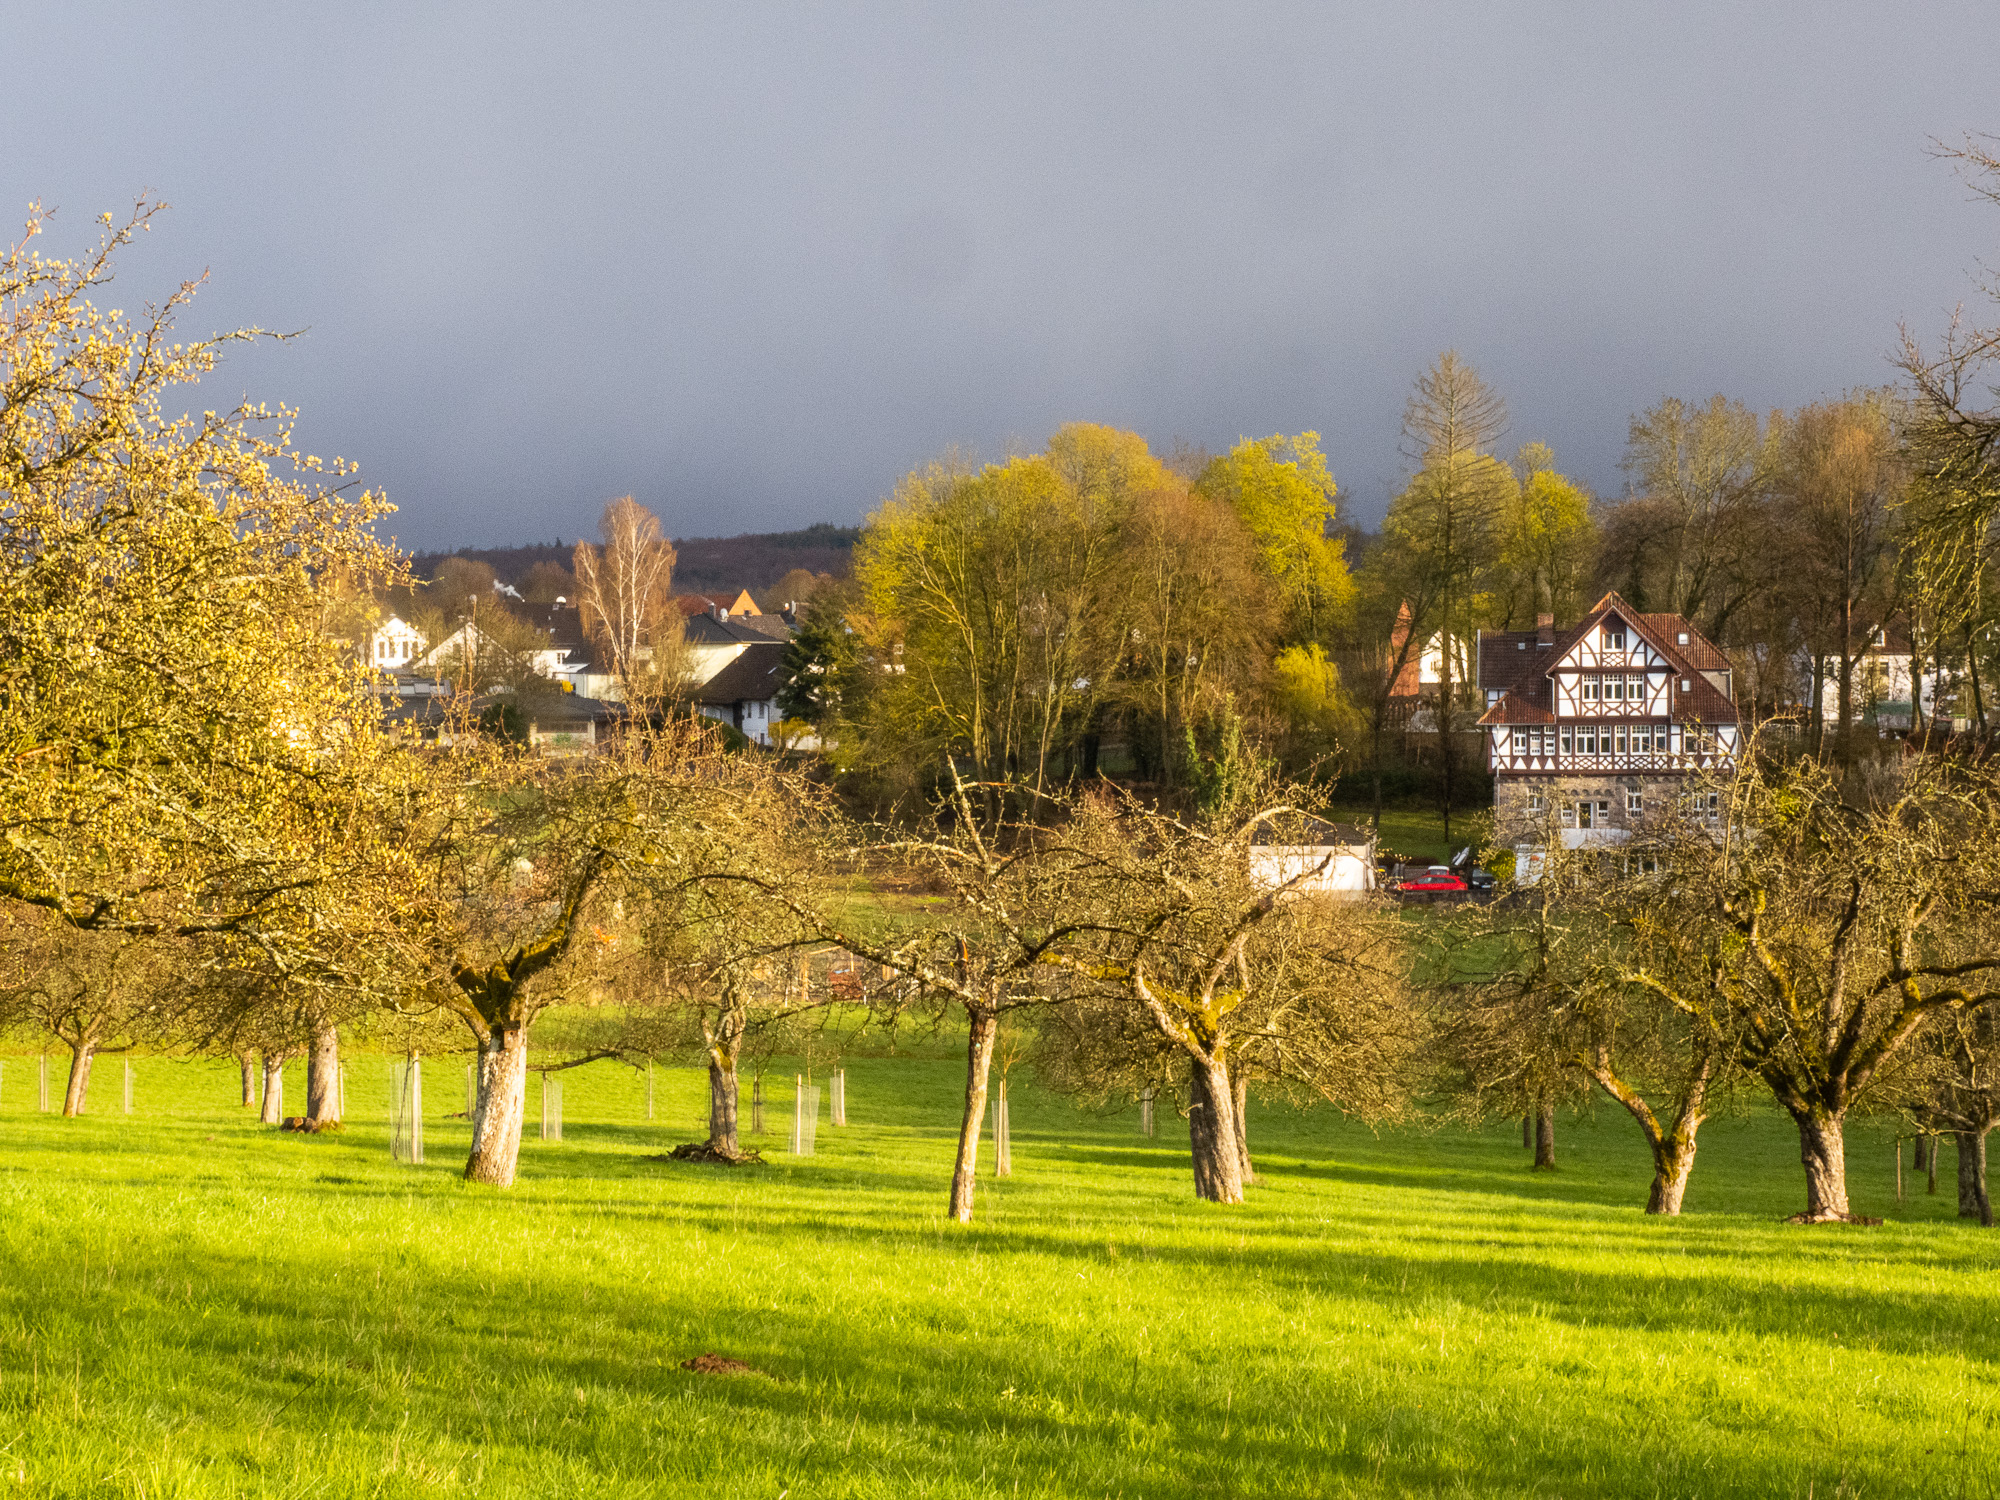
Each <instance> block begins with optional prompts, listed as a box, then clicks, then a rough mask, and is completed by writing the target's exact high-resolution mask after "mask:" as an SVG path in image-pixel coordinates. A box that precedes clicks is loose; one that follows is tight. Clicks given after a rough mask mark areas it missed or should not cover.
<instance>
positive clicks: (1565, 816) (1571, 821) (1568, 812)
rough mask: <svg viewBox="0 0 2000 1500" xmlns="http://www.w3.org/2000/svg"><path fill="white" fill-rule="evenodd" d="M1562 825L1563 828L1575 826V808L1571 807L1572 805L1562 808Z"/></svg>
mask: <svg viewBox="0 0 2000 1500" xmlns="http://www.w3.org/2000/svg"><path fill="white" fill-rule="evenodd" d="M1562 825H1563V827H1565V828H1574V827H1576V809H1575V808H1573V807H1565V808H1564V809H1563V810H1562Z"/></svg>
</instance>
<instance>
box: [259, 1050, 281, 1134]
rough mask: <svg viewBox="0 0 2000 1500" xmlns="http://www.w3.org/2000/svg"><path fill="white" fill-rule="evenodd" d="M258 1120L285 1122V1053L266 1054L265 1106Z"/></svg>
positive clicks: (279, 1123)
mask: <svg viewBox="0 0 2000 1500" xmlns="http://www.w3.org/2000/svg"><path fill="white" fill-rule="evenodd" d="M257 1120H258V1123H259V1124H262V1125H282V1124H284V1123H285V1054H284V1053H282V1052H266V1053H265V1054H264V1107H263V1109H262V1110H261V1111H259V1112H258V1115H257Z"/></svg>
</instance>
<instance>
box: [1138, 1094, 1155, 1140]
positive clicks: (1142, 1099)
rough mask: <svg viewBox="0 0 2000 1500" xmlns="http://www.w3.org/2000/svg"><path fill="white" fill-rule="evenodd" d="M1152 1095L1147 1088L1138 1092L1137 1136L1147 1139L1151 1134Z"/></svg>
mask: <svg viewBox="0 0 2000 1500" xmlns="http://www.w3.org/2000/svg"><path fill="white" fill-rule="evenodd" d="M1153 1093H1154V1091H1153V1090H1152V1089H1149V1088H1148V1089H1141V1090H1139V1134H1141V1135H1143V1136H1148V1137H1150V1136H1151V1135H1152V1134H1153Z"/></svg>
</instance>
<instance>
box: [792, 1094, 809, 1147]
mask: <svg viewBox="0 0 2000 1500" xmlns="http://www.w3.org/2000/svg"><path fill="white" fill-rule="evenodd" d="M805 1107H806V1078H805V1074H803V1073H794V1074H793V1075H792V1155H794V1156H797V1155H799V1154H800V1152H799V1144H800V1131H799V1127H800V1125H801V1124H802V1123H803V1116H804V1113H805Z"/></svg>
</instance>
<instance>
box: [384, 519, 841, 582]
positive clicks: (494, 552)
mask: <svg viewBox="0 0 2000 1500" xmlns="http://www.w3.org/2000/svg"><path fill="white" fill-rule="evenodd" d="M860 538H861V528H860V527H859V526H835V525H832V524H830V523H829V522H826V521H820V522H816V523H815V524H813V525H811V526H808V527H806V528H805V529H804V530H802V531H764V532H749V533H746V534H744V535H742V536H695V537H676V538H674V548H675V550H676V551H678V552H679V553H680V561H679V562H678V563H676V564H675V566H674V590H675V592H677V593H683V594H704V593H710V592H714V591H719V590H722V589H737V588H745V589H752V590H756V589H767V588H770V587H771V586H772V585H773V584H775V583H776V582H777V581H778V580H779V579H780V578H783V577H784V576H785V575H786V574H787V573H789V572H791V571H792V569H794V568H804V569H805V570H806V571H807V572H809V573H831V574H832V575H833V576H834V577H836V578H845V577H846V576H847V574H848V572H849V570H850V568H851V567H852V565H853V561H854V544H855V542H857V541H859V540H860ZM575 548H576V543H575V542H565V541H560V540H558V541H553V542H533V543H530V544H528V545H527V546H522V547H461V548H459V549H458V550H457V551H454V552H419V553H417V554H416V556H415V557H414V558H413V559H412V561H413V562H414V563H415V566H416V570H417V573H418V575H419V576H420V577H424V578H431V577H434V576H435V575H436V573H437V569H438V565H439V564H440V563H442V562H443V561H444V560H445V559H446V558H447V557H464V558H469V559H471V560H472V561H474V562H483V563H485V564H486V565H487V566H488V567H490V568H491V569H492V570H493V571H494V573H496V574H497V575H498V576H499V577H500V579H501V581H503V582H506V583H514V582H517V581H518V580H519V579H520V578H521V577H522V576H524V575H525V574H526V573H527V571H528V569H530V568H532V567H533V566H534V565H535V564H536V563H541V562H552V563H559V564H561V565H562V566H563V567H565V568H566V567H568V566H569V562H570V554H571V553H572V552H573V551H574V550H575Z"/></svg>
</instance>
